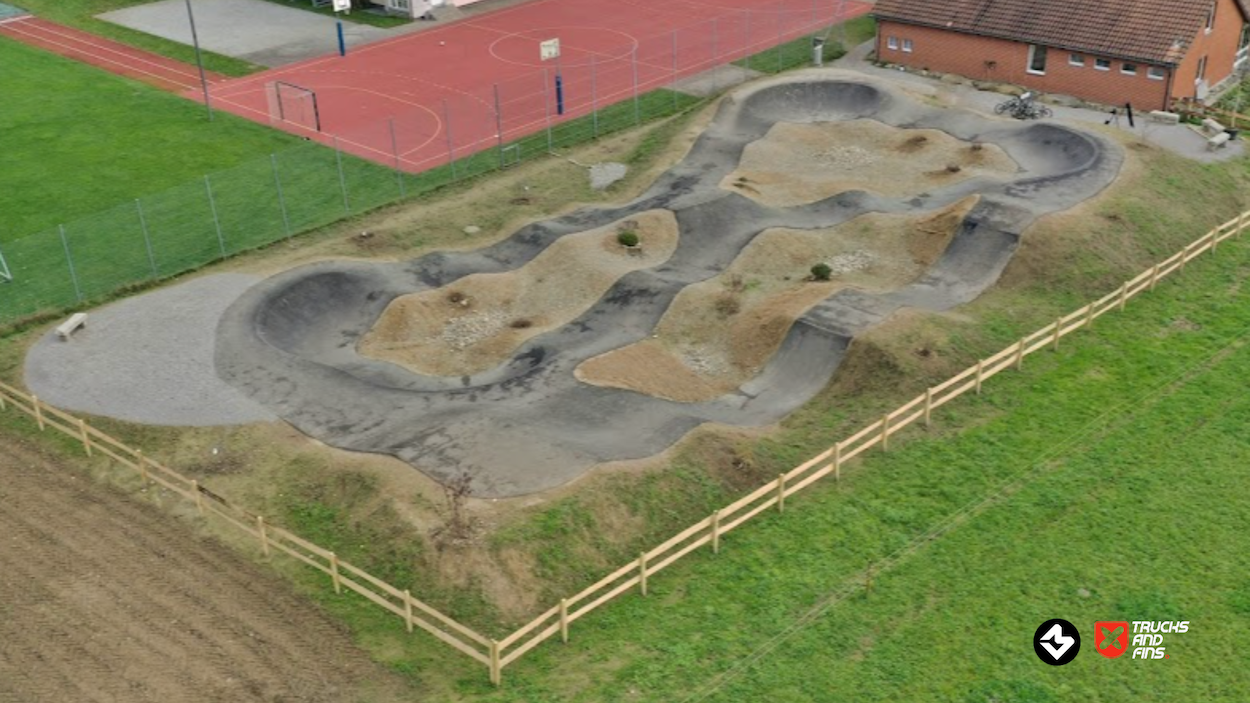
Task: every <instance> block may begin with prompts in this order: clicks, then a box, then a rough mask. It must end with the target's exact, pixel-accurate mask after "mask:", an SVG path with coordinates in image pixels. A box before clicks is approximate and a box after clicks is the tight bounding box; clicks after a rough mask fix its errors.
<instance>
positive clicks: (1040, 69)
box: [1029, 44, 1046, 76]
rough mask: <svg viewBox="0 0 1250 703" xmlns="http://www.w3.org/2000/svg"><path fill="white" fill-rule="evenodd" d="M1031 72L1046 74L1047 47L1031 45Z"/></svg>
mask: <svg viewBox="0 0 1250 703" xmlns="http://www.w3.org/2000/svg"><path fill="white" fill-rule="evenodd" d="M1029 73H1036V74H1037V75H1039V76H1044V75H1046V47H1044V46H1039V45H1037V44H1030V45H1029Z"/></svg>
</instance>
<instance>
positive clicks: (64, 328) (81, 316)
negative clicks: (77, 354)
mask: <svg viewBox="0 0 1250 703" xmlns="http://www.w3.org/2000/svg"><path fill="white" fill-rule="evenodd" d="M86 326H87V313H85V312H76V313H74V314H73V315H70V316H69V319H68V320H66V321H65V322H62V323H61V325H60V326H59V327H57V328H56V334H57V336H58V337H60V338H61V339H69V336H70V335H71V334H73V333H74V332H77V331H78V328H79V327H86Z"/></svg>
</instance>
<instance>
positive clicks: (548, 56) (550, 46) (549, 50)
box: [538, 39, 560, 61]
mask: <svg viewBox="0 0 1250 703" xmlns="http://www.w3.org/2000/svg"><path fill="white" fill-rule="evenodd" d="M538 57H539V58H540V59H542V60H543V61H550V60H552V59H558V58H560V40H559V39H548V40H547V41H545V42H542V43H541V44H539V45H538Z"/></svg>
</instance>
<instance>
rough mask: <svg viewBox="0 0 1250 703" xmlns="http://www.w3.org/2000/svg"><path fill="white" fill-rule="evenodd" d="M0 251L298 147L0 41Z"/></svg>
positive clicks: (273, 134)
mask: <svg viewBox="0 0 1250 703" xmlns="http://www.w3.org/2000/svg"><path fill="white" fill-rule="evenodd" d="M0 65H3V66H4V70H3V71H0V95H3V96H4V109H2V110H0V133H3V134H4V136H5V147H4V168H2V169H0V190H2V191H3V192H5V193H7V194H9V196H10V197H7V198H6V199H5V200H6V206H5V207H4V208H3V209H0V244H3V243H4V242H8V241H12V240H13V239H17V238H19V237H24V236H26V235H29V234H33V233H35V232H37V231H39V230H44V229H48V228H50V227H55V226H56V225H58V224H60V223H62V222H67V221H70V220H73V219H75V218H78V217H81V216H83V215H86V214H89V213H94V212H96V211H99V210H103V209H106V208H109V207H112V206H114V205H116V204H118V203H119V202H125V201H132V200H133V199H134V198H137V197H141V196H145V195H148V194H151V193H153V192H156V191H161V190H164V189H166V188H168V187H170V186H172V185H176V184H179V183H182V182H185V181H188V180H190V179H193V178H196V177H199V176H202V175H203V174H205V173H210V172H212V171H216V170H220V169H223V168H227V167H230V166H234V165H235V164H238V163H240V162H242V161H246V160H249V159H256V158H258V157H263V156H265V155H267V154H269V153H271V152H274V151H280V150H282V149H285V148H287V147H290V146H292V145H294V144H297V143H299V140H297V139H295V138H293V137H290V136H288V135H286V134H283V133H280V132H277V131H274V130H271V129H268V128H266V127H263V126H261V125H257V124H254V123H252V122H248V121H246V120H243V119H240V118H237V117H234V116H233V115H228V114H225V113H222V112H218V113H217V118H216V120H215V121H214V122H212V123H209V122H208V121H207V119H206V117H205V113H204V108H203V107H201V106H199V105H197V104H195V103H193V102H191V101H189V100H184V99H183V98H179V97H177V96H174V95H171V94H169V93H166V92H163V91H160V90H157V89H155V88H152V87H149V86H147V85H143V84H141V83H138V82H135V81H131V80H128V79H125V78H120V77H117V76H114V75H112V74H109V73H106V72H104V71H101V70H99V69H96V68H93V67H90V66H86V65H83V64H80V63H77V62H75V61H71V60H69V59H64V58H61V57H59V56H55V55H53V54H49V53H47V52H45V51H41V50H39V49H35V48H32V47H28V46H25V45H23V44H20V43H17V42H14V41H11V40H9V39H6V38H0Z"/></svg>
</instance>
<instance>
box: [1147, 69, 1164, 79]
mask: <svg viewBox="0 0 1250 703" xmlns="http://www.w3.org/2000/svg"><path fill="white" fill-rule="evenodd" d="M1146 77H1147V78H1150V79H1151V80H1154V81H1161V80H1163V79H1164V78H1167V72H1166V71H1164V70H1163V69H1162V68H1159V67H1158V66H1151V67H1150V68H1147V69H1146Z"/></svg>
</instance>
